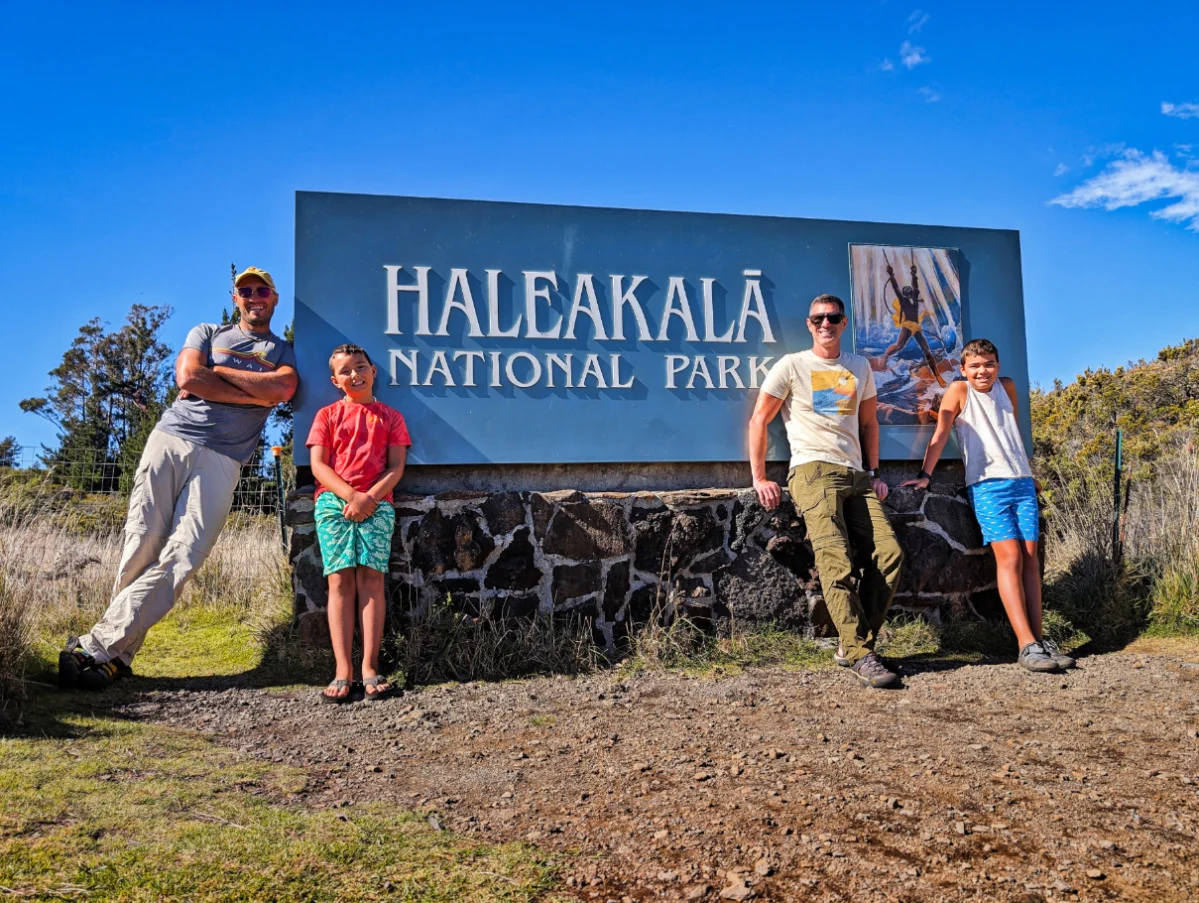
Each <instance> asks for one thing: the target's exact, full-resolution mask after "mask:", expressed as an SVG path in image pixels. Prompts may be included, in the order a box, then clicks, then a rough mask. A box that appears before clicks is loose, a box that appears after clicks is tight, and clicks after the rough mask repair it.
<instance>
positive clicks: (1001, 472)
mask: <svg viewBox="0 0 1199 903" xmlns="http://www.w3.org/2000/svg"><path fill="white" fill-rule="evenodd" d="M953 428H954V429H955V430H957V434H958V444H959V445H960V446H961V448H962V459H963V460H964V461H965V463H966V485H967V486H973V485H974V484H975V483H977V482H978V481H979V480H993V479H1007V480H1015V479H1019V478H1020V477H1031V476H1032V470H1031V469H1030V468H1029V466H1028V455H1027V454H1026V453H1025V451H1024V440H1023V439H1021V437H1020V425H1019V424H1018V423H1017V422H1016V412H1015V411H1014V410H1012V400H1011V399H1010V398H1008V394H1007V392H1006V391H1005V390H1004V388H1003V385H1002V384H1001V383H1000V381H999V380H998V379H996V380H995V384H994V385H993V386H991V391H990V392H978V391H976V390H975V389H974V387H973V386H971V385H970V384H969V383H966V403H965V404H964V405H963V406H962V413H960V414H958V416H957V419H956V420H954V422H953Z"/></svg>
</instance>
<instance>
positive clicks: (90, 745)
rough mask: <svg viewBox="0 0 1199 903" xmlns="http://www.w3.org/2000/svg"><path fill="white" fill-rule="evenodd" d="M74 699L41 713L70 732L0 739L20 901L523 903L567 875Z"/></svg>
mask: <svg viewBox="0 0 1199 903" xmlns="http://www.w3.org/2000/svg"><path fill="white" fill-rule="evenodd" d="M62 698H63V699H64V700H69V701H68V702H66V703H59V704H57V705H47V704H46V701H45V700H40V701H35V704H34V710H33V711H32V712H31V722H32V726H33V727H34V728H35V729H37V728H38V727H39V726H41V727H50V728H51V729H53V730H54V731H55V732H56V733H58V734H59V735H60V736H57V737H52V738H51V737H45V736H43V737H28V736H27V737H22V738H12V739H6V740H3V741H0V797H3V799H4V807H3V811H2V812H0V890H3V891H5V892H7V893H9V894H12V895H14V896H17V897H19V898H21V899H30V900H58V899H63V898H68V899H70V898H75V897H82V896H85V895H86V896H87V897H89V898H91V899H103V900H109V901H142V900H145V901H151V900H162V899H186V900H189V901H196V903H199V901H243V900H244V901H325V900H329V901H333V900H336V901H359V900H361V901H367V900H397V901H400V900H404V901H443V900H444V901H461V900H480V901H481V900H496V901H501V900H503V901H523V900H532V899H536V898H538V896H541V895H543V894H544V892H545V891H547V890H548V889H549V887H550V886H551V884H552V883H553V881H554V870H553V868H552V866H551V864H550V863H549V862H548V860H547V859H546V858H545V857H544V856H541V855H539V854H537V853H535V852H534V851H532V850H531V849H529V848H527V847H524V846H519V845H508V846H488V845H485V844H480V843H477V842H474V841H471V840H469V839H466V838H462V837H458V836H455V835H453V834H450V833H448V832H442V831H437V830H434V829H433V828H432V827H430V826H429V825H428V824H427V823H426V822H425V821H424V820H423V819H421V818H420V817H419V816H417V815H415V814H413V813H406V812H398V811H395V810H394V809H392V808H390V807H389V806H386V805H383V804H374V805H367V806H361V807H353V808H348V809H341V810H333V811H311V810H307V809H305V808H303V806H302V805H300V804H297V803H296V802H295V794H296V793H297V792H298V791H300V790H302V789H303V787H304V785H305V781H306V777H305V774H304V773H303V772H302V771H300V770H297V769H293V768H286V767H282V766H277V765H268V764H265V763H260V762H254V761H245V760H241V759H239V757H238V756H237V755H235V754H234V753H232V752H229V751H227V750H224V749H222V748H220V747H217V746H215V745H214V744H212V743H211V742H210V741H208V740H205V739H204V738H202V737H199V736H196V735H194V734H190V733H187V732H183V731H177V730H172V729H169V728H164V727H160V726H154V725H147V724H136V723H129V722H122V721H116V720H113V719H110V718H105V717H96V716H89V715H85V714H82V713H80V712H69V711H68V710H69V709H70V708H74V707H81V706H79V702H81V700H78V699H77V698H76V697H74V696H72V695H64V697H62ZM72 703H73V705H72Z"/></svg>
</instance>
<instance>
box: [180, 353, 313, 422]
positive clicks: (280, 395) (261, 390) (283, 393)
mask: <svg viewBox="0 0 1199 903" xmlns="http://www.w3.org/2000/svg"><path fill="white" fill-rule="evenodd" d="M175 382H176V384H177V385H178V386H179V388H180V390H181V391H182V392H186V393H187V394H188V395H195V396H197V397H198V398H203V399H204V400H205V401H215V402H219V403H221V404H254V405H260V406H261V407H266V408H271V407H274V406H275V405H277V404H281V403H282V402H285V401H290V400H291V397H292V395H294V394H295V391H296V383H297V377H296V371H295V368H294V367H291V366H288V365H286V364H284V365H283V366H281V367H279V368H278V369H277V370H275V371H274V372H272V373H252V372H249V371H247V370H237V369H234V368H232V367H222V366H216V367H209V366H208V365H207V364H206V363H205V357H204V355H203V354H202V353H201V352H200V351H199V350H197V349H195V348H184V349H183V350H182V351H180V352H179V357H178V358H176V360H175Z"/></svg>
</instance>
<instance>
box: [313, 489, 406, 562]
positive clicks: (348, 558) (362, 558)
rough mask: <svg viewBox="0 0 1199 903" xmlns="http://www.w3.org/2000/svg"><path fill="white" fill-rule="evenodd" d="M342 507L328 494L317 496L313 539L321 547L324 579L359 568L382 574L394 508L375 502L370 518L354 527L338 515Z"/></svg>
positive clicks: (387, 555) (386, 558)
mask: <svg viewBox="0 0 1199 903" xmlns="http://www.w3.org/2000/svg"><path fill="white" fill-rule="evenodd" d="M345 507H346V503H345V502H343V501H342V500H341V499H339V498H338V497H337V496H336V495H334V494H333V493H332V492H322V493H321V494H320V495H319V496H317V499H316V538H317V540H318V541H319V542H320V544H321V561H323V562H324V564H325V576H326V577H328V576H329V575H330V574H335V573H337V572H338V571H344V570H345V569H346V568H352V567H355V566H356V565H360V564H361V565H365V566H366V567H368V568H372V569H374V570H376V571H379V572H380V573H382V574H386V573H387V571H388V566H387V564H388V562H389V561H390V560H391V534H392V532H393V531H394V530H395V525H396V510H395V508H393V507H392V506H391V504H390V503H389V502H379V504H378V505H376V506H375V513H374V514H372V515H371V516H370V517H368V518H367V519H366V520H364V521H361V522H359V523H355V522H354V521H352V520H347V519H346V516H345V515H344V514H343V513H342V512H343V511H344V510H345Z"/></svg>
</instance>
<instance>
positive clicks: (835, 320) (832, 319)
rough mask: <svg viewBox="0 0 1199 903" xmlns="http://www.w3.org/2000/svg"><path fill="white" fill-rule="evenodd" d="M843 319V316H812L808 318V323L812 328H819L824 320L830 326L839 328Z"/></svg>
mask: <svg viewBox="0 0 1199 903" xmlns="http://www.w3.org/2000/svg"><path fill="white" fill-rule="evenodd" d="M844 319H845V314H812V315H811V316H810V317H808V322H809V323H811V324H812V325H813V326H819V325H820V324H821V323H823V322H824V321H825V320H828V322H829V325H830V326H839V325H840V324H841V321H842V320H844Z"/></svg>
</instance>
